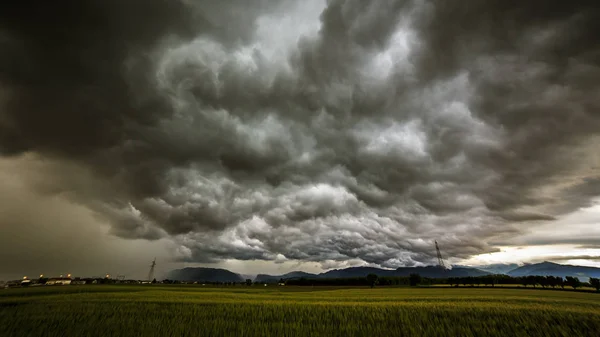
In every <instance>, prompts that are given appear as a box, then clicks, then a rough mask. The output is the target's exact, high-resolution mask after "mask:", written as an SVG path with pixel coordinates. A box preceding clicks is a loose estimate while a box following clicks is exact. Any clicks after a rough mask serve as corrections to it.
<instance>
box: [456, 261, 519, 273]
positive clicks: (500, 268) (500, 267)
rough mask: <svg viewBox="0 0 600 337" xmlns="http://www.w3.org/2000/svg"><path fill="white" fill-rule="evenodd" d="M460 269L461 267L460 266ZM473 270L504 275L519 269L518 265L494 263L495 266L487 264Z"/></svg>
mask: <svg viewBox="0 0 600 337" xmlns="http://www.w3.org/2000/svg"><path fill="white" fill-rule="evenodd" d="M460 267H462V266H460ZM473 268H477V269H479V270H483V271H486V272H488V273H491V274H506V273H508V272H509V271H511V270H513V269H516V268H519V265H518V264H516V263H508V264H504V263H496V264H488V265H485V266H477V267H473Z"/></svg>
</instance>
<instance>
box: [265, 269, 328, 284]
mask: <svg viewBox="0 0 600 337" xmlns="http://www.w3.org/2000/svg"><path fill="white" fill-rule="evenodd" d="M317 276H318V275H317V274H311V273H306V272H303V271H293V272H291V273H287V274H283V275H267V274H258V275H256V278H255V279H254V282H277V281H279V280H280V279H284V280H291V279H298V278H302V277H305V278H315V277H317Z"/></svg>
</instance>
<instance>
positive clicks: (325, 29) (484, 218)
mask: <svg viewBox="0 0 600 337" xmlns="http://www.w3.org/2000/svg"><path fill="white" fill-rule="evenodd" d="M21 3H22V2H21ZM588 4H589V3H588V2H587V1H574V2H573V1H571V2H569V3H564V2H560V3H559V2H551V3H547V2H544V4H542V3H541V2H540V1H531V2H527V3H517V2H512V1H488V2H479V1H464V0H463V1H458V0H457V1H434V0H432V1H423V2H417V1H383V2H377V3H368V2H364V1H328V2H327V3H326V4H323V3H321V2H319V1H307V2H302V3H298V2H291V1H279V2H272V1H259V2H257V3H253V5H252V6H250V7H249V6H248V4H247V3H246V2H244V1H220V2H218V3H217V2H212V1H191V0H186V1H183V0H182V1H161V0H152V1H137V0H130V1H83V2H82V1H77V2H75V1H72V2H70V1H67V2H62V3H61V5H52V6H49V5H47V4H42V3H41V2H40V3H38V2H35V1H30V3H27V4H22V5H14V4H13V5H2V6H3V8H0V13H2V14H0V48H2V50H4V51H6V52H4V53H3V54H2V55H1V56H0V67H1V68H0V87H2V88H3V89H5V90H3V92H4V93H5V94H4V95H3V96H2V97H0V104H2V106H1V109H0V111H1V112H0V149H1V150H2V153H3V154H5V155H6V156H12V157H13V158H17V157H18V156H23V154H26V153H35V154H36V155H37V156H39V158H41V159H39V160H44V159H48V160H50V161H51V162H52V164H51V165H43V166H41V167H40V168H39V170H40V171H39V177H38V178H36V179H31V181H32V184H34V186H35V188H36V190H37V191H38V192H39V193H51V194H56V193H59V194H62V195H64V196H66V197H67V198H68V200H71V201H72V202H74V203H78V204H81V205H83V206H85V207H87V208H88V209H90V210H92V211H93V212H94V213H95V214H96V216H97V217H99V218H100V219H102V220H103V221H107V222H109V223H110V224H111V228H112V229H111V231H112V233H113V234H115V235H117V236H119V237H122V238H127V239H135V238H143V239H148V240H157V239H160V238H163V239H167V240H171V241H173V242H174V243H175V244H177V245H179V246H180V248H181V249H179V250H178V253H177V254H176V256H175V258H176V259H178V260H181V261H200V262H215V261H220V260H223V259H239V260H253V259H258V260H270V261H278V262H281V261H287V260H301V261H310V262H319V263H322V264H323V265H324V266H331V265H335V264H338V265H344V263H347V262H345V261H364V262H365V263H369V264H375V265H382V266H386V267H394V266H400V265H414V264H415V263H428V262H430V261H433V259H434V257H435V255H434V254H435V252H432V250H433V249H432V243H433V240H434V239H437V240H438V241H439V242H440V243H441V244H442V246H443V248H444V251H445V254H447V255H448V256H451V257H453V258H455V259H461V258H468V257H470V256H472V255H476V254H481V253H487V252H493V251H496V248H494V247H493V246H492V245H491V244H490V243H491V242H494V241H501V240H505V238H506V237H509V238H510V237H514V236H515V235H518V234H519V233H521V232H523V231H524V229H526V228H527V226H528V225H529V224H530V223H531V222H535V221H551V220H553V219H555V217H557V216H559V215H561V214H564V213H566V212H570V211H572V210H575V209H577V208H578V207H582V206H585V205H588V204H589V202H590V200H591V199H592V198H593V197H594V196H596V194H597V193H596V192H595V191H597V189H595V186H596V185H597V182H598V181H599V179H600V172H599V170H598V167H600V159H599V157H598V156H597V155H593V154H591V153H592V152H591V151H592V150H593V149H594V148H596V147H597V146H598V140H599V139H600V138H598V134H597V132H598V131H597V130H600V125H599V122H600V116H599V115H598V113H597V111H600V106H598V102H597V100H595V99H594V98H595V97H598V96H599V95H600V88H599V86H598V84H597V81H596V80H595V79H597V78H599V76H600V64H599V62H598V55H599V53H600V49H599V47H598V46H597V43H594V42H595V37H596V35H597V34H596V33H597V32H598V31H599V29H598V28H599V27H598V22H600V21H599V20H598V11H596V10H593V9H592V8H591V7H589V6H588ZM34 5H36V6H34ZM242 13H243V15H242ZM49 14H52V15H49ZM32 22H33V23H32ZM58 22H61V24H60V25H59V24H58ZM225 23H227V24H225ZM14 160H16V159H14ZM15 174H17V172H15ZM12 227H14V226H11V228H12ZM13 230H14V231H17V230H18V229H17V228H13Z"/></svg>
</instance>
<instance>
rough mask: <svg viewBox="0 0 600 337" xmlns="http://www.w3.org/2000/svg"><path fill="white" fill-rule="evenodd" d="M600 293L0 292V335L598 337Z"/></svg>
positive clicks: (180, 288) (457, 290)
mask: <svg viewBox="0 0 600 337" xmlns="http://www.w3.org/2000/svg"><path fill="white" fill-rule="evenodd" d="M598 331H600V294H590V293H577V292H562V291H537V290H533V289H530V290H527V289H519V290H517V289H489V288H482V289H477V288H467V289H461V288H436V287H431V288H375V289H368V288H339V289H336V288H328V287H318V288H314V289H313V288H310V287H244V286H236V287H230V288H226V287H225V288H216V287H214V288H212V287H202V286H123V285H121V286H62V287H61V286H56V287H38V288H29V289H8V290H2V291H0V336H11V337H13V336H14V337H20V336H569V337H572V336H598Z"/></svg>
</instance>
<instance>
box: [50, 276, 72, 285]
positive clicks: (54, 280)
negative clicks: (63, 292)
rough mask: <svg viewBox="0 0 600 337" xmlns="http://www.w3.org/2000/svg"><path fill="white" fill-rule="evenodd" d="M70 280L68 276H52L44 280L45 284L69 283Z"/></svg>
mask: <svg viewBox="0 0 600 337" xmlns="http://www.w3.org/2000/svg"><path fill="white" fill-rule="evenodd" d="M72 281H73V280H71V278H70V277H53V278H50V279H48V281H46V285H49V286H53V285H69V284H71V282H72Z"/></svg>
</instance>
